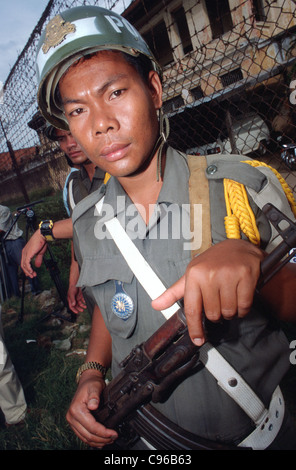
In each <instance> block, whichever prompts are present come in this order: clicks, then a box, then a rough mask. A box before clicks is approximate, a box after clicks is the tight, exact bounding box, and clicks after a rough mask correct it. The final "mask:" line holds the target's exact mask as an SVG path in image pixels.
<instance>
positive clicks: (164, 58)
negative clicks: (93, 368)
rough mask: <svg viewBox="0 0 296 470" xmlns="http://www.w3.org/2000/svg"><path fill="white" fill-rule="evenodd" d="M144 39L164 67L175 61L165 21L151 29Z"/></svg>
mask: <svg viewBox="0 0 296 470" xmlns="http://www.w3.org/2000/svg"><path fill="white" fill-rule="evenodd" d="M144 39H145V40H146V42H147V43H148V45H149V47H150V49H151V51H152V52H153V53H154V55H155V57H156V59H157V60H158V62H159V64H160V65H161V66H162V67H164V66H165V65H168V64H170V63H171V62H173V61H174V57H173V53H172V47H171V44H170V41H169V37H168V32H167V28H166V25H165V22H164V21H161V22H160V23H158V25H156V26H155V27H154V28H152V29H150V31H148V33H146V34H145V35H144Z"/></svg>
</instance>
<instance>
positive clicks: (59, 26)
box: [42, 15, 76, 54]
mask: <svg viewBox="0 0 296 470" xmlns="http://www.w3.org/2000/svg"><path fill="white" fill-rule="evenodd" d="M75 31H76V26H75V25H74V24H72V23H69V21H65V20H64V19H63V18H62V17H61V15H56V16H55V17H54V18H52V20H50V22H49V23H48V25H47V26H46V31H45V41H44V44H43V46H42V51H43V52H44V54H46V53H47V52H48V51H49V49H50V48H51V47H56V46H57V45H58V44H60V43H61V42H63V41H64V39H65V38H66V36H67V35H68V34H70V33H75Z"/></svg>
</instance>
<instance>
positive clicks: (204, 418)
mask: <svg viewBox="0 0 296 470" xmlns="http://www.w3.org/2000/svg"><path fill="white" fill-rule="evenodd" d="M197 158H198V157H197ZM221 165H222V167H221V168H220V169H219V170H220V171H222V173H223V165H224V163H223V160H222V163H221ZM226 167H227V165H226ZM232 167H234V165H232ZM246 167H248V168H246V174H247V178H249V177H250V174H253V173H254V171H253V170H255V169H254V168H251V167H249V166H248V165H246ZM255 173H256V172H255ZM258 173H260V172H258ZM217 174H218V176H217V175H216V178H217V179H214V175H212V176H211V178H212V180H213V184H212V183H211V188H210V194H211V203H212V206H213V216H214V217H213V220H216V225H217V226H216V228H215V230H214V235H213V238H214V240H213V241H214V243H215V242H216V241H219V240H220V239H222V238H225V234H224V235H223V233H222V231H223V230H222V228H221V227H223V223H218V219H219V218H222V220H223V217H224V215H225V214H224V212H225V207H224V208H223V190H222V195H221V194H220V189H219V185H221V184H222V180H221V177H219V171H218V172H217ZM223 177H224V176H223ZM188 178H189V170H188V166H187V161H186V158H185V157H184V156H183V155H181V154H180V153H179V152H177V151H175V150H173V149H171V148H169V149H168V150H167V159H166V168H165V174H164V182H163V186H162V189H161V192H160V195H159V198H158V204H157V210H156V211H155V213H154V214H153V215H152V216H151V218H150V222H149V225H148V226H147V227H146V225H145V223H144V221H143V220H142V219H141V217H139V216H138V217H137V211H136V209H135V208H134V206H133V205H132V203H131V201H130V200H129V198H128V197H127V195H126V194H125V192H124V190H123V188H122V187H121V185H120V184H119V182H118V181H117V180H116V179H115V178H111V179H110V180H109V182H108V184H107V185H106V186H105V185H103V186H102V188H101V190H100V191H98V192H96V193H94V194H92V195H90V196H88V197H87V198H86V199H84V201H83V202H82V203H80V204H78V206H77V207H76V208H75V209H74V212H73V224H74V246H75V252H76V256H77V258H78V260H79V264H80V265H81V275H80V279H79V285H80V286H87V290H88V292H89V293H90V294H91V295H92V296H93V298H94V301H95V302H97V304H98V305H99V307H100V310H101V312H102V315H103V317H104V320H105V322H106V325H107V328H108V329H109V331H110V333H111V336H112V348H113V351H112V354H113V356H112V374H113V376H115V375H116V374H118V372H119V371H120V368H119V363H120V361H121V360H122V359H123V358H125V357H126V356H127V355H128V354H129V352H130V351H131V349H132V348H133V347H134V346H135V345H137V344H140V343H141V342H143V341H145V340H146V339H147V338H148V337H149V336H150V335H152V334H153V333H154V332H155V331H156V330H157V328H159V326H160V325H161V324H162V323H163V322H164V321H165V319H164V317H163V315H162V313H161V312H158V311H155V310H153V309H152V308H151V300H150V298H148V295H147V294H146V292H145V291H144V290H143V288H142V286H141V285H139V283H138V282H137V280H136V279H135V277H134V274H133V273H132V272H131V270H130V269H129V267H128V266H127V264H126V262H125V260H124V259H123V257H122V255H121V254H120V253H119V251H118V249H117V247H116V245H115V243H114V241H113V240H112V239H110V237H108V235H107V234H105V236H103V235H104V222H105V221H106V219H108V218H111V217H113V216H114V215H117V216H118V218H119V220H120V222H121V223H122V224H123V225H124V226H125V228H126V231H127V233H128V234H129V235H130V237H131V238H132V239H133V241H134V243H135V245H136V246H137V247H138V249H139V250H140V251H141V253H142V254H143V256H144V257H145V259H146V260H147V261H148V263H149V264H150V265H151V267H152V268H153V269H154V270H155V272H156V274H157V275H158V276H159V277H160V279H161V280H162V281H163V283H164V284H165V285H166V286H170V285H172V284H173V283H174V282H176V281H177V280H178V279H179V278H180V277H181V276H182V275H183V274H184V271H185V269H186V266H187V265H188V263H189V261H190V259H191V258H190V250H189V249H187V248H186V247H187V245H186V244H187V243H188V234H189V214H188V211H187V213H186V208H187V209H188V207H189V195H188ZM219 178H220V179H219ZM263 184H264V178H262V177H261V175H260V174H258V175H257V180H256V181H255V182H254V186H258V189H260V187H262V185H263ZM103 196H105V198H104V204H103V211H102V213H101V216H99V214H98V212H97V210H96V208H95V207H94V205H95V203H96V202H97V201H98V200H100V199H101V198H102V197H103ZM224 205H225V203H224ZM178 214H179V216H180V217H179V219H178ZM258 217H259V219H260V227H261V229H262V234H263V241H264V244H265V245H266V244H267V243H268V236H270V233H271V232H270V228H269V227H267V226H266V227H264V217H262V214H261V213H260V211H258ZM178 220H179V222H178ZM135 233H136V235H137V236H136V237H135ZM115 281H121V282H122V283H123V287H124V290H125V291H126V292H127V294H128V295H129V296H130V297H131V298H132V300H133V302H134V312H133V314H132V315H131V317H130V318H128V319H127V320H122V319H120V318H118V317H117V316H116V315H115V314H114V313H113V312H112V311H111V302H112V298H113V296H114V294H115V292H116V286H115ZM209 335H213V339H214V341H215V342H217V349H218V350H219V351H220V352H221V354H223V356H224V357H225V358H226V359H227V360H228V361H229V362H230V363H231V365H232V366H233V367H234V368H235V369H237V370H238V372H239V373H241V375H242V376H243V377H244V379H245V380H246V381H247V382H248V383H249V385H251V386H252V388H253V389H254V391H255V392H256V393H257V394H258V395H259V397H260V398H261V400H263V402H264V403H265V405H266V406H268V404H269V401H270V398H271V395H272V393H273V391H274V389H275V388H276V386H277V385H278V383H279V382H280V380H281V378H282V377H283V375H284V374H285V373H286V371H287V370H288V368H289V348H288V343H287V341H286V338H285V336H284V335H283V334H282V333H281V332H280V331H278V328H277V326H274V325H272V324H271V322H269V321H268V318H267V316H266V315H265V314H264V313H259V312H258V311H257V310H256V309H255V308H254V309H253V310H252V312H251V313H250V314H249V315H248V316H247V317H246V318H245V319H238V318H236V319H234V320H231V321H227V322H224V323H223V324H221V325H216V326H213V331H212V332H211V331H209ZM209 339H211V337H210V338H209ZM215 344H216V343H215ZM153 405H154V404H153ZM154 406H155V407H157V408H158V409H159V410H160V411H161V412H162V413H163V414H165V415H166V416H167V417H169V418H170V419H171V420H172V421H174V422H176V423H177V424H178V425H180V426H182V427H184V428H185V429H187V430H189V431H191V432H193V433H195V434H197V435H199V436H203V437H205V438H209V439H214V440H220V441H221V440H222V441H228V442H229V441H233V442H239V441H240V440H241V439H242V438H243V437H245V436H246V435H248V434H249V433H250V432H251V430H252V423H251V422H250V419H249V417H247V416H246V415H245V413H244V412H243V411H242V410H241V409H240V408H239V406H238V405H237V404H236V403H235V402H234V401H233V400H232V399H231V398H230V397H229V396H228V395H227V394H226V393H225V392H224V391H223V390H222V389H221V388H220V387H219V386H218V385H217V383H216V380H215V379H214V378H213V377H212V376H211V374H210V373H209V372H208V371H207V370H205V368H204V367H202V366H200V367H198V369H197V370H196V371H195V373H194V374H193V375H192V376H191V377H188V378H187V379H186V380H184V381H183V382H182V383H181V384H180V385H179V386H178V387H177V388H176V389H175V390H174V391H172V394H171V396H170V397H169V398H168V400H167V401H166V402H165V403H161V404H160V403H158V404H155V405H154Z"/></svg>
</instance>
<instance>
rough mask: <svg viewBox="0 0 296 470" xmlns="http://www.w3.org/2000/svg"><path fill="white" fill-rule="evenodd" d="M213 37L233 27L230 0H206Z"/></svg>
mask: <svg viewBox="0 0 296 470" xmlns="http://www.w3.org/2000/svg"><path fill="white" fill-rule="evenodd" d="M206 7H207V10H208V15H209V20H210V25H211V29H212V34H213V39H216V38H218V37H220V36H222V34H224V33H227V32H228V31H231V30H232V28H233V23H232V18H231V12H230V8H229V2H228V0H206Z"/></svg>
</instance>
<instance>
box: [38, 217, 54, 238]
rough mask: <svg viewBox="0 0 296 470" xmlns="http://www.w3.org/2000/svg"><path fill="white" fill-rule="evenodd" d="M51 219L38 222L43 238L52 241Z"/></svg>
mask: <svg viewBox="0 0 296 470" xmlns="http://www.w3.org/2000/svg"><path fill="white" fill-rule="evenodd" d="M52 227H53V221H52V220H42V221H41V222H40V224H39V228H40V233H41V235H43V236H44V238H45V240H46V241H48V242H52V241H53V240H55V238H54V236H53V234H52Z"/></svg>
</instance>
